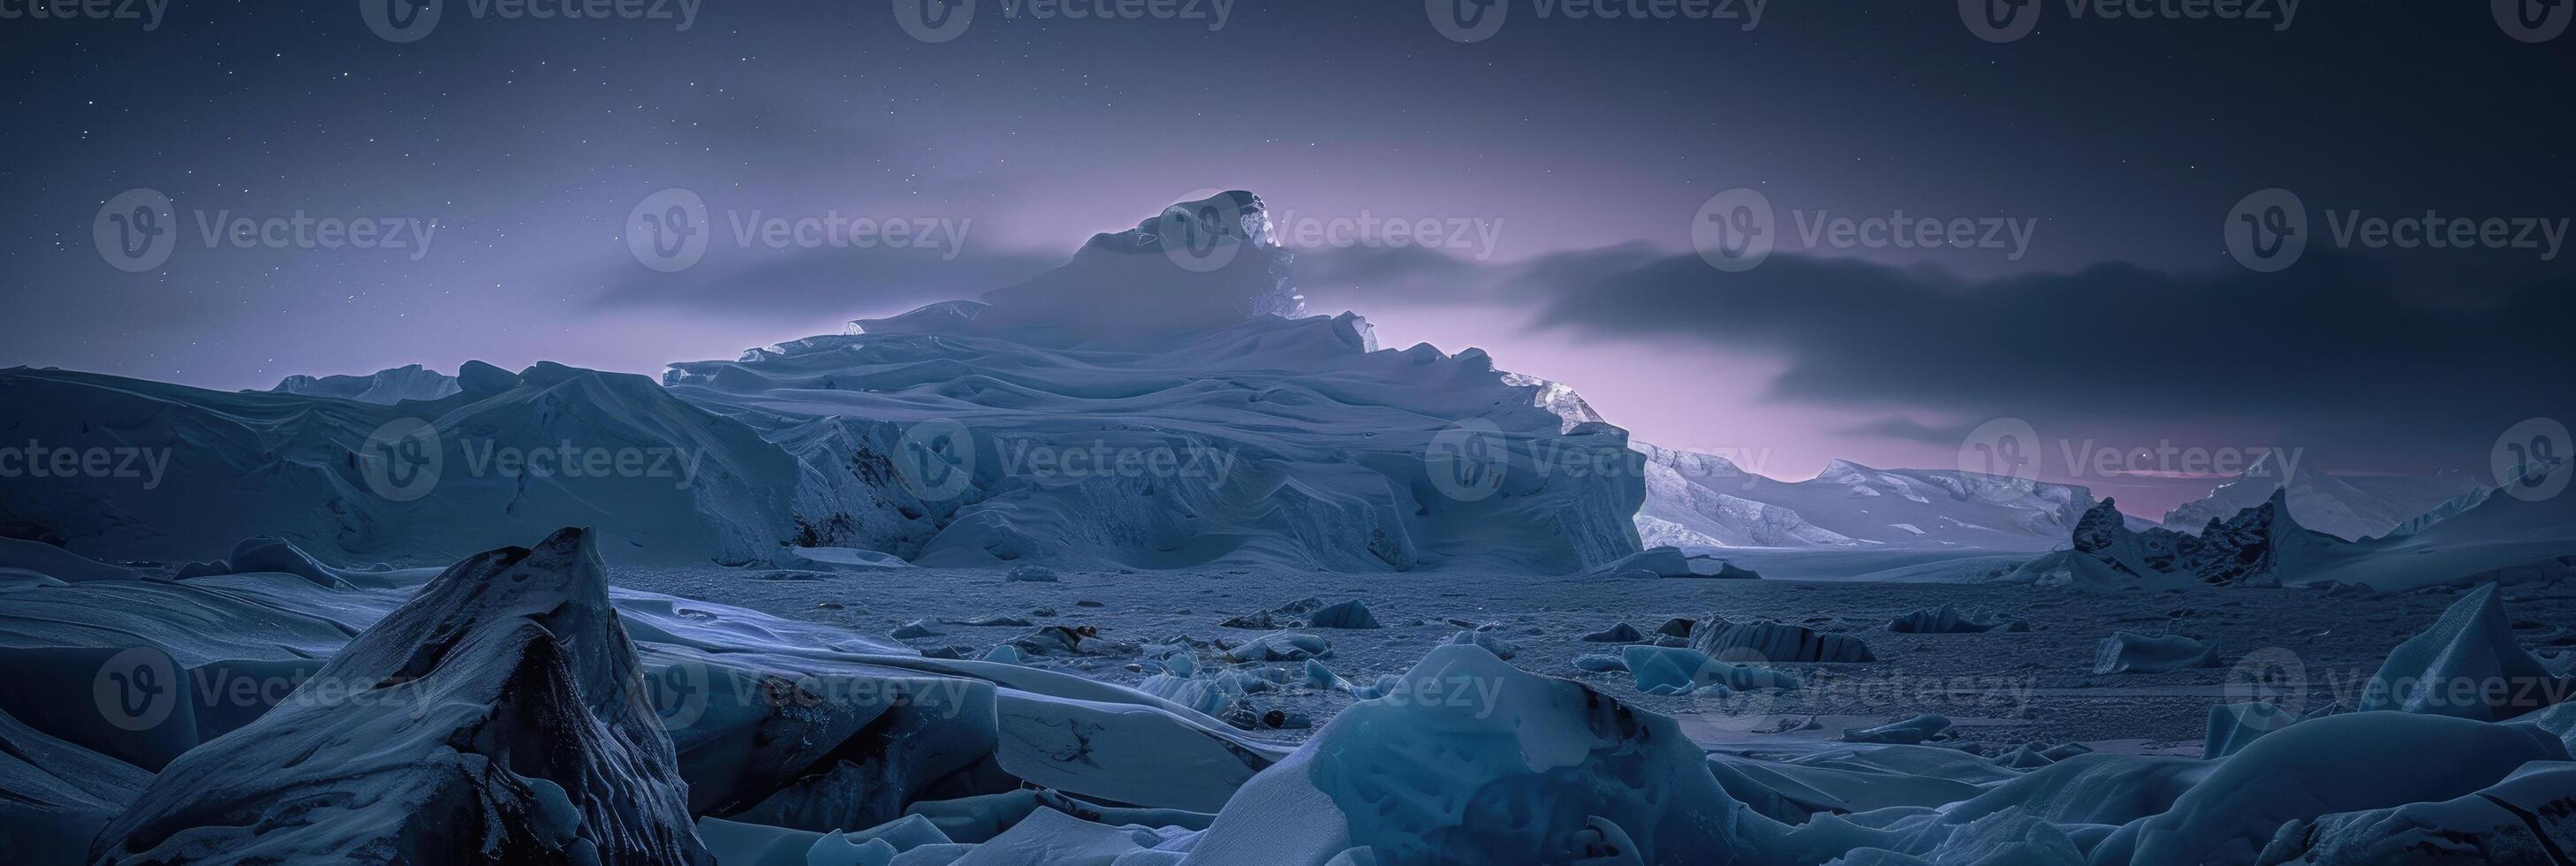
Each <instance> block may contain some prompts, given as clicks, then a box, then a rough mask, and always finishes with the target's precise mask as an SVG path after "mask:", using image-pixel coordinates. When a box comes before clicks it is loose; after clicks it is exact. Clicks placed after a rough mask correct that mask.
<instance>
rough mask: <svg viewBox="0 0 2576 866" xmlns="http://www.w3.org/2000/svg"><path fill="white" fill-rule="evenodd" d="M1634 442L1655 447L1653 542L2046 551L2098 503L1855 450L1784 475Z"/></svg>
mask: <svg viewBox="0 0 2576 866" xmlns="http://www.w3.org/2000/svg"><path fill="white" fill-rule="evenodd" d="M1632 447H1634V448H1636V449H1637V451H1638V452H1639V453H1641V454H1643V455H1645V457H1646V470H1645V471H1646V504H1645V506H1644V507H1643V508H1641V509H1640V510H1639V511H1638V514H1637V526H1638V534H1639V536H1640V538H1642V539H1643V540H1644V542H1645V543H1646V544H1647V545H1648V546H1656V545H1671V546H1675V547H1844V548H1852V547H1885V548H1932V549H1962V550H1968V549H1978V550H1999V551H2032V552H2037V551H2043V550H2047V549H2049V548H2051V547H2053V546H2057V545H2061V544H2063V543H2064V541H2065V537H2066V533H2067V532H2068V531H2069V530H2070V529H2072V528H2073V527H2074V526H2075V524H2076V521H2077V520H2078V519H2079V518H2080V517H2082V516H2083V515H2084V514H2085V513H2086V512H2087V511H2088V510H2090V509H2092V508H2093V507H2094V498H2093V493H2092V491H2091V490H2089V489H2087V488H2085V487H2083V486H2080V485H2072V484H2054V483H2048V482H2035V481H2029V480H2026V479H2020V478H2012V477H2006V476H1996V475H1983V474H1978V473H1971V472H1961V471H1956V470H1925V469H1877V468H1873V467H1870V466H1865V465H1862V464H1860V463H1856V462H1853V461H1849V460H1835V461H1832V462H1830V463H1827V464H1826V465H1825V468H1824V470H1823V471H1822V472H1820V473H1818V474H1817V475H1816V477H1815V478H1813V479H1810V480H1807V481H1781V480H1778V479H1774V478H1769V477H1765V476H1763V475H1760V474H1758V473H1754V472H1750V471H1747V470H1745V469H1744V468H1742V467H1740V466H1737V465H1736V464H1735V462H1734V461H1731V460H1728V459H1727V458H1725V457H1721V456H1718V455H1714V454H1703V453H1698V452H1692V451H1677V450H1673V449H1669V448H1662V447H1658V446H1655V445H1652V444H1649V443H1644V442H1638V443H1634V445H1633V446H1632Z"/></svg>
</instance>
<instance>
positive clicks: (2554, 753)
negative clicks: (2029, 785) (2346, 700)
mask: <svg viewBox="0 0 2576 866" xmlns="http://www.w3.org/2000/svg"><path fill="white" fill-rule="evenodd" d="M2564 760H2567V749H2566V747H2565V746H2563V745H2561V744H2560V743H2559V742H2558V739H2557V738H2556V737H2554V736H2551V735H2550V734H2549V733H2548V732H2546V731H2542V730H2539V729H2537V728H2533V727H2528V726H2521V725H2496V724H2486V723H2482V722H2473V721H2468V720H2465V719H2455V718H2448V717H2444V716H2427V715H2418V714H2413V713H2389V712H2375V713H2350V714H2345V715H2340V716H2327V717H2325V718H2320V719H2311V720H2308V721H2304V722H2300V723H2298V724H2295V725H2291V726H2290V727H2288V728H2285V729H2283V730H2280V731H2278V732H2275V733H2272V734H2268V735H2266V736H2264V737H2263V738H2262V739H2258V740H2255V741H2254V742H2253V744H2252V745H2248V746H2246V747H2245V750H2244V751H2241V752H2238V753H2237V754H2236V755H2235V756H2234V757H2231V758H2228V759H2227V760H2226V761H2225V762H2223V763H2221V764H2219V765H2218V766H2217V769H2215V770H2213V771H2211V772H2210V773H2209V775H2208V776H2207V777H2206V778H2203V779H2201V780H2200V782H2199V783H2198V784H2195V785H2193V786H2192V787H2191V790H2189V791H2186V792H2184V793H2183V795H2182V796H2181V797H2180V798H2178V799H2176V800H2175V801H2174V804H2173V808H2171V809H2169V810H2167V811H2165V812H2164V813H2163V814H2160V815H2156V816H2154V817H2151V818H2145V819H2141V820H2139V821H2136V822H2132V823H2130V824H2128V825H2126V826H2123V827H2122V828H2120V831H2119V832H2117V833H2114V834H2112V835H2111V837H2110V838H2109V839H2106V840H2104V841H2103V842H2102V847H2101V848H2099V849H2097V850H2095V851H2094V852H2093V860H2094V862H2096V863H2105V862H2108V863H2129V864H2132V866H2167V864H2170V866H2192V864H2210V866H2216V864H2250V863H2253V862H2255V860H2256V857H2257V855H2258V854H2259V853H2260V852H2261V851H2262V850H2263V849H2264V847H2265V846H2266V845H2267V844H2269V843H2270V842H2271V840H2272V838H2273V837H2274V835H2275V834H2277V833H2278V832H2279V831H2280V829H2281V828H2282V827H2283V826H2284V825H2287V824H2290V823H2291V822H2293V821H2300V820H2308V819H2314V818H2317V817H2319V816H2323V815H2328V814H2333V813H2336V812H2348V811H2358V810H2366V809H2378V808H2386V807H2391V806H2399V805H2404V804H2407V803H2418V802H2428V801H2431V802H2438V801H2442V800H2448V799H2451V798H2454V797H2459V796H2462V795H2466V794H2470V793H2472V792H2475V791H2477V790H2478V789H2479V788H2483V787H2485V786H2487V785H2488V784H2490V783H2492V782H2494V781H2495V780H2498V779H2502V778H2505V777H2506V776H2507V775H2509V774H2511V773H2513V772H2514V771H2515V770H2516V769H2517V768H2520V767H2521V766H2523V765H2524V764H2526V763H2529V762H2532V761H2564Z"/></svg>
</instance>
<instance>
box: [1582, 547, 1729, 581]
mask: <svg viewBox="0 0 2576 866" xmlns="http://www.w3.org/2000/svg"><path fill="white" fill-rule="evenodd" d="M1659 577H1681V578H1691V577H1698V578H1720V579H1728V580H1759V579H1761V577H1762V575H1759V574H1756V573H1754V572H1753V570H1752V569H1748V568H1743V567H1740V566H1737V565H1736V564H1734V563H1731V562H1728V561H1726V560H1723V559H1718V558H1716V557H1712V556H1690V555H1685V554H1684V553H1683V552H1682V551H1681V549H1680V548H1675V547H1650V548H1647V549H1645V550H1642V551H1639V552H1637V553H1634V554H1631V555H1629V556H1625V557H1621V558H1620V559H1618V560H1616V561H1613V562H1609V563H1605V564H1602V565H1599V566H1595V567H1593V568H1588V569H1585V570H1583V571H1582V572H1581V573H1579V574H1576V575H1574V576H1573V577H1572V578H1571V579H1574V580H1651V579H1654V578H1659Z"/></svg>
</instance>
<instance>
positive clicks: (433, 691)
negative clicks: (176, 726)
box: [98, 529, 712, 864]
mask: <svg viewBox="0 0 2576 866" xmlns="http://www.w3.org/2000/svg"><path fill="white" fill-rule="evenodd" d="M642 683H643V680H642V674H641V671H640V670H638V667H637V664H636V660H635V651H634V647H633V645H632V644H630V643H629V642H628V640H627V636H626V631H625V628H624V627H623V625H621V624H620V622H619V618H618V615H617V612H616V610H615V608H613V607H611V606H610V605H609V601H608V579H607V568H606V566H605V565H603V564H602V563H601V562H600V559H599V552H598V550H597V548H596V547H595V541H594V540H593V537H592V536H591V535H590V534H589V533H586V532H583V531H581V530H573V529H567V530H564V531H561V532H558V533H556V534H554V535H553V536H550V537H548V538H547V539H546V540H545V541H544V542H543V543H541V544H539V545H537V546H536V547H535V548H534V549H525V548H508V549H503V550H497V551H493V552H491V553H486V554H482V555H479V556H476V557H473V558H471V559H468V560H466V561H464V562H461V563H458V564H457V565H456V566H455V567H453V568H450V569H448V570H447V571H446V572H445V573H444V574H441V575H440V576H439V578H438V579H437V580H434V581H432V582H431V583H430V584H429V585H428V586H427V587H424V588H423V589H422V590H421V593H420V595H419V596H418V597H417V598H414V599H413V600H412V601H411V602H409V603H407V604H405V605H403V606H402V607H401V608H400V609H397V610H395V611H394V612H393V613H392V614H391V615H389V616H387V617H386V618H385V619H384V621H383V622H380V623H378V624H377V625H376V627H374V628H372V629H369V630H368V631H366V632H365V633H363V634H361V635H359V636H358V637H357V638H356V639H354V640H352V641H350V642H349V645H348V646H347V647H346V648H344V649H343V650H341V652H340V653H339V654H338V655H336V656H334V657H333V658H332V660H331V662H330V663H329V664H327V665H324V666H323V668H322V670H321V671H320V672H318V673H317V674H316V676H315V677H314V679H312V680H310V681H308V682H306V683H305V684H304V685H303V686H301V687H299V688H298V689H297V690H296V692H295V694H294V695H292V696H290V697H289V698H288V700H287V701H286V702H285V703H283V704H281V705H279V706H278V707H276V708H274V709H272V710H270V711H269V712H268V713H267V714H265V715H262V716H260V717H259V719H258V720H257V721H255V722H252V723H251V724H250V725H248V726H246V727H244V728H242V729H240V730H237V731H234V732H233V733H231V734H228V735H226V736H225V737H223V738H220V739H218V740H217V741H216V742H214V743H211V744H208V745H207V746H205V747H201V748H198V749H194V750H191V751H189V752H188V753H187V754H184V755H181V756H180V758H179V759H178V760H176V761H173V762H172V763H171V764H170V766H169V768H168V769H166V770H164V771H163V772H162V773H161V775H160V776H158V777H156V778H155V779H154V780H153V781H152V784H151V785H150V786H148V787H146V788H145V789H144V790H143V792H142V793H141V794H140V795H139V796H137V797H136V799H135V802H134V805H133V806H132V807H131V808H129V809H128V810H126V811H125V812H124V813H123V814H122V815H119V816H118V817H117V819H116V820H115V821H114V822H113V823H111V824H110V825H109V826H108V827H107V829H106V830H105V831H104V832H102V833H101V834H100V836H99V849H98V850H99V855H100V859H102V860H105V861H109V862H151V863H172V862H191V861H208V862H238V861H243V860H275V861H281V862H324V861H342V862H350V861H354V862H384V863H390V862H439V861H444V860H448V859H452V858H455V857H457V856H459V855H460V854H461V853H462V852H468V851H479V852H488V853H491V854H495V855H507V856H511V857H524V858H533V859H543V860H556V861H569V862H596V863H637V864H648V863H650V864H663V863H707V862H712V858H710V857H709V856H708V855H707V854H706V852H705V850H704V849H703V848H702V847H701V846H700V845H699V843H698V840H697V836H696V833H695V831H694V830H693V829H692V828H691V825H690V819H689V812H688V805H687V802H686V800H685V797H684V792H685V790H686V788H685V786H684V785H683V784H682V783H681V781H680V775H679V771H678V769H677V767H676V766H675V764H674V756H673V753H672V750H671V743H670V739H669V738H668V737H667V736H666V735H665V734H664V733H663V730H662V727H661V724H660V723H659V722H658V721H657V720H656V719H655V717H654V715H653V712H652V708H651V707H650V706H649V705H648V704H647V703H646V698H645V696H644V694H643V690H642V688H641V686H642Z"/></svg>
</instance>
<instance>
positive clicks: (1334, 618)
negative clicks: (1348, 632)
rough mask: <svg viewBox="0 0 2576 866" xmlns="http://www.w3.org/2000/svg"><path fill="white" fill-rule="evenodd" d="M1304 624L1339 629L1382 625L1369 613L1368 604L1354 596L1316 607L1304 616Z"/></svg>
mask: <svg viewBox="0 0 2576 866" xmlns="http://www.w3.org/2000/svg"><path fill="white" fill-rule="evenodd" d="M1306 624H1307V625H1309V626H1313V627H1315V628H1339V629H1371V628H1383V627H1384V626H1382V625H1380V624H1379V623H1378V621H1377V617H1376V616H1375V615H1372V614H1370V613H1369V609H1368V605H1365V604H1361V603H1360V600H1359V599H1356V598H1354V599H1349V600H1345V601H1340V602H1335V603H1333V604H1330V605H1326V606H1324V607H1322V608H1318V609H1317V610H1316V611H1315V612H1314V613H1313V614H1311V615H1309V616H1307V617H1306Z"/></svg>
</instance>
